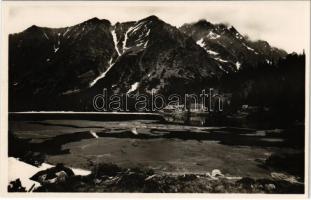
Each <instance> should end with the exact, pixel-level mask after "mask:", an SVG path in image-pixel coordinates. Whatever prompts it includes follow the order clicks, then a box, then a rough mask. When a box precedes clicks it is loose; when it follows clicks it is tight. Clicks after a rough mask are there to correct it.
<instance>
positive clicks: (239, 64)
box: [235, 61, 241, 70]
mask: <svg viewBox="0 0 311 200" xmlns="http://www.w3.org/2000/svg"><path fill="white" fill-rule="evenodd" d="M235 66H236V69H237V70H239V69H240V68H241V63H240V62H239V61H237V62H236V63H235Z"/></svg>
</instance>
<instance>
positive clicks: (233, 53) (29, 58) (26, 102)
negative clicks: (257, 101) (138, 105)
mask: <svg viewBox="0 0 311 200" xmlns="http://www.w3.org/2000/svg"><path fill="white" fill-rule="evenodd" d="M285 54H286V53H285V52H283V51H281V50H278V49H276V48H271V47H270V46H269V44H268V43H266V42H264V41H258V42H250V41H248V40H247V39H245V38H244V37H243V36H241V35H240V34H239V33H238V32H237V31H236V30H235V29H234V28H233V27H231V28H228V27H227V26H225V25H213V24H211V23H208V22H206V21H199V22H198V23H195V24H187V25H184V26H182V27H181V28H180V29H177V28H176V27H173V26H171V25H169V24H167V23H165V22H164V21H162V20H160V19H159V18H157V17H156V16H150V17H147V18H144V19H142V20H139V21H133V22H124V23H116V24H115V25H111V23H110V22H109V21H107V20H99V19H97V18H93V19H90V20H88V21H85V22H83V23H81V24H77V25H75V26H71V27H66V28H58V29H52V28H43V27H37V26H32V27H30V28H28V29H26V30H25V31H23V32H21V33H17V34H12V35H10V37H9V96H10V110H93V108H92V99H93V97H94V96H95V95H96V94H99V93H102V91H103V89H104V88H107V90H108V93H109V94H110V95H111V94H126V93H131V94H136V93H138V92H139V93H145V94H150V93H152V92H153V93H160V94H164V95H166V94H172V93H178V94H184V93H185V92H196V91H200V90H201V89H202V88H206V87H211V86H214V87H215V85H216V86H217V81H219V80H220V77H222V76H223V74H228V73H235V72H236V71H238V70H239V69H240V68H246V67H256V66H257V64H258V63H260V62H267V63H270V64H271V63H272V62H275V61H277V60H278V58H280V57H281V56H283V55H285ZM21 99H23V101H21Z"/></svg>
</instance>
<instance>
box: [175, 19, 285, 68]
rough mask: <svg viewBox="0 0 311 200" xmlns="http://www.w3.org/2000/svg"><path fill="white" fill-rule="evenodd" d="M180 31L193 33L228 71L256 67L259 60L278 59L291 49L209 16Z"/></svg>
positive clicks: (271, 61) (196, 39)
mask: <svg viewBox="0 0 311 200" xmlns="http://www.w3.org/2000/svg"><path fill="white" fill-rule="evenodd" d="M180 31H182V32H183V33H185V34H187V35H189V36H190V37H192V38H193V39H194V40H195V41H196V43H197V44H198V45H200V46H201V47H202V48H204V49H205V51H206V52H207V53H208V54H209V55H210V56H211V57H212V58H214V59H216V60H218V61H219V62H220V68H221V69H222V70H223V71H224V72H235V71H237V70H239V69H241V68H243V67H248V68H249V67H252V68H256V67H257V66H258V64H259V63H268V64H272V63H273V62H278V60H279V59H280V58H282V57H285V56H286V55H287V53H286V52H285V51H284V50H281V49H278V48H274V47H271V46H270V45H269V43H268V42H266V41H254V42H253V41H250V40H249V39H248V38H247V37H245V36H243V35H241V34H240V33H239V32H238V31H237V30H236V29H235V28H234V27H233V26H227V25H225V24H212V23H210V22H208V21H206V20H200V21H198V22H197V23H192V24H185V25H183V26H182V27H180Z"/></svg>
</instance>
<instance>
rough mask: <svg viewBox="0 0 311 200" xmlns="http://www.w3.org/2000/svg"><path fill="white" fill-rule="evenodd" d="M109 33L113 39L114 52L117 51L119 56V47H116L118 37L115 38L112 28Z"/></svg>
mask: <svg viewBox="0 0 311 200" xmlns="http://www.w3.org/2000/svg"><path fill="white" fill-rule="evenodd" d="M111 34H112V39H113V43H114V48H115V50H116V52H117V53H118V56H120V55H121V53H120V51H119V48H118V38H117V34H116V31H115V30H114V29H113V30H112V31H111Z"/></svg>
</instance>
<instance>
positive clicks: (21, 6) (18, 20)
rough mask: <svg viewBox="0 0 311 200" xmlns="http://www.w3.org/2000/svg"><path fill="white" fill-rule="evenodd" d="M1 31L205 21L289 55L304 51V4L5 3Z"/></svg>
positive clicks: (306, 25)
mask: <svg viewBox="0 0 311 200" xmlns="http://www.w3.org/2000/svg"><path fill="white" fill-rule="evenodd" d="M5 3H6V6H7V7H5V8H6V9H5V11H6V17H7V21H5V23H4V24H5V28H6V30H7V32H9V33H16V32H21V31H23V30H25V29H26V28H28V27H29V26H31V25H34V24H35V25H37V26H44V27H55V28H56V27H66V26H72V25H75V24H78V23H81V22H83V21H85V20H88V19H90V18H93V17H98V18H99V19H107V20H109V21H110V22H111V23H113V24H114V23H116V22H125V21H132V20H139V19H142V18H145V17H147V16H150V15H156V16H158V17H159V18H160V19H162V20H164V21H165V22H167V23H169V24H171V25H173V26H177V27H179V26H181V25H182V24H184V23H191V22H196V21H198V20H200V19H206V20H207V21H210V22H211V23H228V24H230V25H233V26H234V27H235V28H236V29H237V30H238V31H239V32H240V33H241V34H243V35H246V34H247V35H248V36H249V37H250V39H252V40H257V39H262V40H266V41H268V42H269V43H270V44H271V45H272V46H275V47H278V48H283V49H284V50H286V51H288V52H289V53H290V52H292V51H296V52H302V49H306V48H307V47H308V45H309V29H310V27H309V19H310V16H309V14H310V13H309V8H310V5H309V4H310V2H309V1H252V2H249V1H248V2H245V1H237V2H234V1H223V2H220V1H217V2H216V1H205V2H190V1H188V2H177V1H174V2H159V1H153V2H150V1H149V2H136V3H133V2H92V1H91V2H90V1H89V2H79V3H77V2H57V1H56V2H5Z"/></svg>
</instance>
